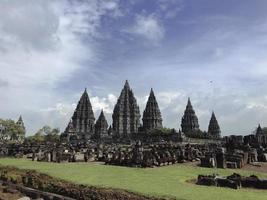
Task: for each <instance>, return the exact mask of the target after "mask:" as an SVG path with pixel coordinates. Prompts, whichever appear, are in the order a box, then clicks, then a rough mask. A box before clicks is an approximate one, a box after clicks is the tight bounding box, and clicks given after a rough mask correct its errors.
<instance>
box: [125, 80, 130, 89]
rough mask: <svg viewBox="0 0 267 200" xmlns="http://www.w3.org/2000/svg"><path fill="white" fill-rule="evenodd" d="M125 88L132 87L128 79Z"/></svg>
mask: <svg viewBox="0 0 267 200" xmlns="http://www.w3.org/2000/svg"><path fill="white" fill-rule="evenodd" d="M124 87H125V88H129V89H130V85H129V82H128V80H126V81H125V85H124Z"/></svg>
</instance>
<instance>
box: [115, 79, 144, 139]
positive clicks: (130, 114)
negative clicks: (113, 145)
mask: <svg viewBox="0 0 267 200" xmlns="http://www.w3.org/2000/svg"><path fill="white" fill-rule="evenodd" d="M140 117H141V115H140V111H139V107H138V105H137V101H136V99H135V97H134V93H133V91H132V89H131V88H130V85H129V83H128V81H126V82H125V85H124V87H123V89H122V91H121V94H120V97H119V98H118V101H117V104H116V105H115V107H114V111H113V115H112V119H113V134H114V135H115V137H117V138H129V137H131V136H134V135H135V134H137V133H138V129H139V127H140Z"/></svg>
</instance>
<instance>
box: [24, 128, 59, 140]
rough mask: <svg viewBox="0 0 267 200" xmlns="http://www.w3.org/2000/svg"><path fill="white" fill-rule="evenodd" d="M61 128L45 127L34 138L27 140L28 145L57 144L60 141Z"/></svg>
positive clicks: (30, 137)
mask: <svg viewBox="0 0 267 200" xmlns="http://www.w3.org/2000/svg"><path fill="white" fill-rule="evenodd" d="M59 133H60V130H59V128H51V127H50V126H47V125H45V126H43V127H42V128H41V129H39V130H38V131H37V132H36V133H35V134H34V135H33V136H29V137H27V138H26V142H27V143H44V142H51V143H55V142H58V141H59Z"/></svg>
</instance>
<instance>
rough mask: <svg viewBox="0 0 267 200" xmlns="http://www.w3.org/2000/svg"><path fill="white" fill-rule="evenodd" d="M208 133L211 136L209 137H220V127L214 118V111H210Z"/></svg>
mask: <svg viewBox="0 0 267 200" xmlns="http://www.w3.org/2000/svg"><path fill="white" fill-rule="evenodd" d="M208 134H209V136H211V138H220V137H221V129H220V126H219V124H218V121H217V119H216V116H215V114H214V112H212V115H211V119H210V123H209V128H208Z"/></svg>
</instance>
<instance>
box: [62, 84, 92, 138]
mask: <svg viewBox="0 0 267 200" xmlns="http://www.w3.org/2000/svg"><path fill="white" fill-rule="evenodd" d="M94 125H95V117H94V112H93V109H92V105H91V102H90V99H89V96H88V93H87V91H86V89H85V91H84V93H83V94H82V96H81V98H80V101H79V102H78V105H77V107H76V109H75V111H74V114H73V116H72V118H71V120H70V122H69V124H68V126H67V128H66V130H65V133H64V136H65V137H67V140H72V141H74V140H77V141H87V140H88V139H90V138H91V137H92V136H93V135H94V132H95V127H94Z"/></svg>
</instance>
